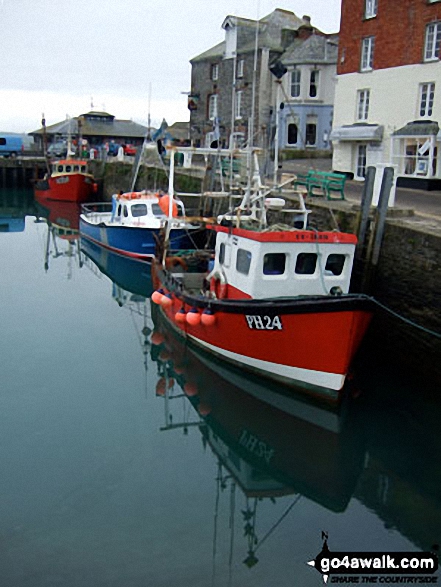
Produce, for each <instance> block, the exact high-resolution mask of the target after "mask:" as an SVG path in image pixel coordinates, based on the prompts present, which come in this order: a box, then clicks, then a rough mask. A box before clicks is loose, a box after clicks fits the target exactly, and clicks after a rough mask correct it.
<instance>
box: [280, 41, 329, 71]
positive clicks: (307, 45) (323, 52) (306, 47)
mask: <svg viewBox="0 0 441 587" xmlns="http://www.w3.org/2000/svg"><path fill="white" fill-rule="evenodd" d="M337 54H338V36H336V35H333V36H324V35H315V34H312V35H311V36H310V37H308V38H307V39H300V38H297V39H295V40H294V41H293V42H292V43H291V44H290V45H289V46H288V47H287V49H286V51H285V52H284V53H283V55H282V56H281V58H280V60H281V61H282V63H283V64H284V65H293V64H301V63H337Z"/></svg>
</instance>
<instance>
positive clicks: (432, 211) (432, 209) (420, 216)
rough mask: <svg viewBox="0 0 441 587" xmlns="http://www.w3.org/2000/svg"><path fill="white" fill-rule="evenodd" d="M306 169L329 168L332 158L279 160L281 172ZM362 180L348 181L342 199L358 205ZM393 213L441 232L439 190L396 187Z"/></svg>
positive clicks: (440, 199)
mask: <svg viewBox="0 0 441 587" xmlns="http://www.w3.org/2000/svg"><path fill="white" fill-rule="evenodd" d="M309 169H317V170H320V171H331V170H332V160H331V159H330V158H326V159H325V158H323V159H291V160H289V161H283V162H282V169H281V172H282V173H294V174H296V173H302V174H305V173H307V172H308V170H309ZM363 186H364V183H363V182H362V181H355V180H347V181H346V184H345V199H346V201H347V202H348V203H350V204H360V202H361V196H362V192H363ZM393 211H394V212H393V215H394V216H395V217H400V218H402V219H405V220H404V221H405V222H406V223H414V224H416V225H418V224H419V225H421V226H422V227H423V226H424V227H426V228H429V229H431V230H434V231H435V232H436V233H439V234H441V191H425V190H415V189H408V188H396V193H395V204H394V206H393Z"/></svg>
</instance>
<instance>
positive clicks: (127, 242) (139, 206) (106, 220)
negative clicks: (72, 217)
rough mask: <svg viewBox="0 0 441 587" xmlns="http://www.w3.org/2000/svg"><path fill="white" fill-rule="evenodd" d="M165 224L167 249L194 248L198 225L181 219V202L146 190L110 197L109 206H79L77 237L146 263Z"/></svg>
mask: <svg viewBox="0 0 441 587" xmlns="http://www.w3.org/2000/svg"><path fill="white" fill-rule="evenodd" d="M170 218H171V220H170ZM167 223H168V233H167V234H168V235H169V236H168V238H169V247H170V249H171V250H174V249H186V248H193V247H194V236H195V235H196V233H197V231H200V224H199V223H194V222H192V221H191V219H188V218H185V209H184V204H183V202H182V201H180V200H179V199H177V198H176V197H174V198H173V197H169V195H168V194H161V193H151V192H146V191H142V192H127V193H122V194H118V195H114V196H113V197H112V202H111V203H110V202H100V203H94V204H83V206H82V213H81V215H80V234H81V237H82V238H87V239H89V240H91V241H92V242H94V243H96V244H98V245H100V246H102V247H104V248H106V249H110V250H111V251H115V252H116V253H119V254H120V255H126V256H128V257H133V258H137V259H145V260H147V261H149V260H151V259H152V258H153V257H154V255H155V251H156V249H157V245H158V243H159V242H160V241H161V238H162V235H163V234H164V231H165V227H166V224H167Z"/></svg>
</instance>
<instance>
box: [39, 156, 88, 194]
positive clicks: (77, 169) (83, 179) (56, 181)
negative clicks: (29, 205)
mask: <svg viewBox="0 0 441 587" xmlns="http://www.w3.org/2000/svg"><path fill="white" fill-rule="evenodd" d="M97 191H98V185H97V183H96V182H95V180H94V177H93V175H92V174H91V173H90V172H89V169H88V165H87V163H86V161H84V160H81V159H60V160H57V161H53V162H52V163H51V173H50V175H49V174H47V175H46V176H45V177H44V178H43V179H39V180H37V181H36V183H35V195H36V196H37V197H42V198H46V199H48V200H61V201H64V202H87V201H89V200H90V199H91V197H92V196H93V195H94V194H96V193H97Z"/></svg>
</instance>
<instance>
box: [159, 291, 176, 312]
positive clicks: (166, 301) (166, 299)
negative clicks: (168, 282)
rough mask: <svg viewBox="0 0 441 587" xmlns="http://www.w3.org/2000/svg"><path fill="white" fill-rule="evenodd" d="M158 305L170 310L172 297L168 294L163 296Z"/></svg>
mask: <svg viewBox="0 0 441 587" xmlns="http://www.w3.org/2000/svg"><path fill="white" fill-rule="evenodd" d="M160 304H161V306H162V307H163V308H170V306H171V305H172V304H173V298H172V295H171V294H169V293H167V294H165V295H163V296H162V298H161V302H160Z"/></svg>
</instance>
